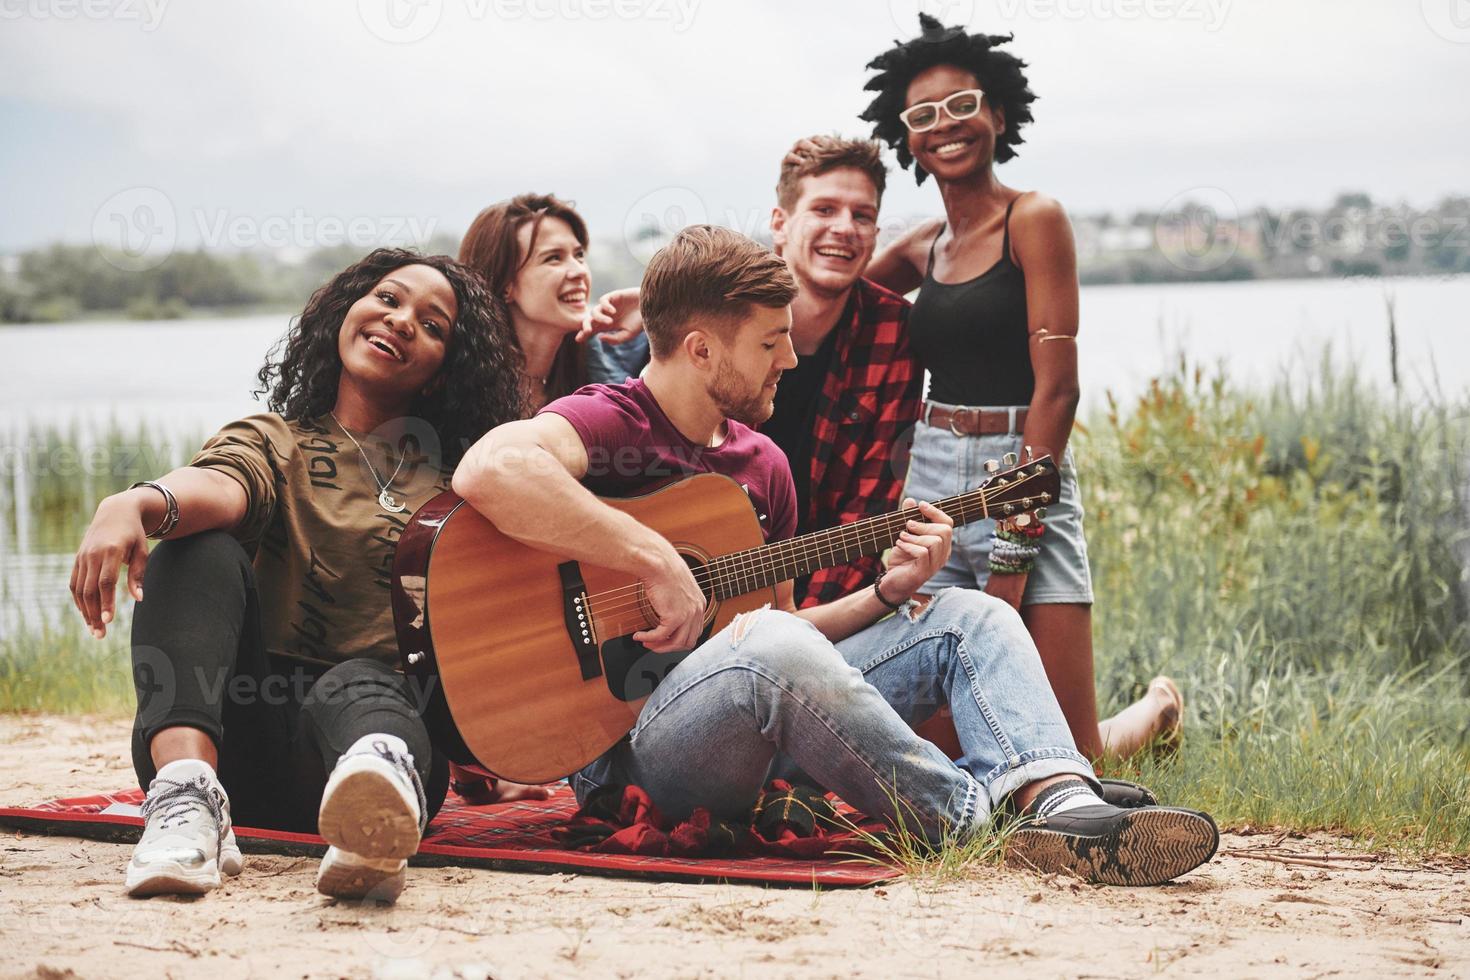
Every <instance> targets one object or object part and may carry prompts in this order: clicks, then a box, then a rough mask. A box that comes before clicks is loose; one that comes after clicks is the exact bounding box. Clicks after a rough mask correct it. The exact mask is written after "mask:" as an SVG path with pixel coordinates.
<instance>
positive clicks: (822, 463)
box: [796, 279, 924, 608]
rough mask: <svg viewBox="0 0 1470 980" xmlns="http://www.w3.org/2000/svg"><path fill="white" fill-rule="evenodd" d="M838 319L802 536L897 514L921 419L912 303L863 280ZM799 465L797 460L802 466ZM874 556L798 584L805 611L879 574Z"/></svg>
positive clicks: (920, 374)
mask: <svg viewBox="0 0 1470 980" xmlns="http://www.w3.org/2000/svg"><path fill="white" fill-rule="evenodd" d="M849 309H850V310H851V311H852V313H851V318H850V319H848V320H846V321H843V322H839V323H838V324H837V326H836V327H834V328H833V329H835V330H836V331H837V347H836V350H835V351H833V354H832V361H833V365H834V369H833V371H832V372H831V373H830V374H828V375H827V381H826V384H824V385H823V386H822V391H821V393H820V394H819V395H818V396H817V407H816V422H815V429H814V431H813V433H812V447H813V453H812V458H811V461H810V465H811V468H812V469H811V493H810V496H809V500H808V501H807V512H806V513H805V514H802V515H800V521H799V524H798V533H806V532H808V531H820V530H823V529H825V528H829V527H833V526H835V525H838V524H846V523H849V522H851V521H856V520H861V519H862V518H865V517H873V516H876V515H878V514H886V513H888V512H890V511H895V510H897V509H898V505H899V503H900V499H899V498H900V496H901V495H902V493H903V481H904V475H905V474H906V473H907V471H908V455H909V447H910V446H911V445H912V444H913V428H914V425H915V423H916V422H917V421H918V419H919V412H920V408H921V399H922V396H923V387H924V372H923V369H922V368H920V367H919V364H918V360H917V358H916V357H915V356H914V353H913V351H912V349H911V348H910V347H909V340H908V312H909V304H908V301H907V300H905V299H904V298H903V297H902V296H899V295H898V294H897V293H893V292H890V291H889V290H887V289H884V288H883V287H882V286H879V285H877V284H876V283H871V282H869V281H868V280H866V279H859V280H858V283H857V285H856V286H855V287H854V289H853V302H852V303H851V305H850V306H849ZM797 462H799V461H797ZM879 567H880V566H879V561H878V558H877V557H876V556H873V557H869V558H860V559H858V560H857V561H855V562H852V563H850V564H847V565H838V566H836V567H835V568H824V569H821V570H819V571H818V572H816V573H815V574H813V575H812V576H810V577H809V578H807V579H803V580H801V581H798V582H797V583H796V604H797V606H799V607H803V608H804V607H806V606H815V605H820V604H821V603H824V602H831V601H832V600H833V599H840V598H842V597H843V596H845V595H848V594H849V593H852V592H856V591H857V590H858V589H860V588H863V587H865V586H867V585H869V584H870V583H871V582H872V581H873V579H874V578H876V577H877V575H878V570H879Z"/></svg>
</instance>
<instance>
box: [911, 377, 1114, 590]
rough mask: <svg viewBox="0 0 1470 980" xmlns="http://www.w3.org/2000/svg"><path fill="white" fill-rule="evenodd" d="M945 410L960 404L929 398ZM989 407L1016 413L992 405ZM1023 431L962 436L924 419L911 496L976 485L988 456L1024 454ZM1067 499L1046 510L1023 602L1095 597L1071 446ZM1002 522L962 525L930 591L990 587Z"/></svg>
mask: <svg viewBox="0 0 1470 980" xmlns="http://www.w3.org/2000/svg"><path fill="white" fill-rule="evenodd" d="M925 404H926V405H929V404H933V405H935V406H936V407H939V408H948V409H954V408H956V407H958V406H954V405H943V404H940V403H939V402H926V403H925ZM985 410H986V411H997V410H998V411H1002V412H1004V411H1009V409H1008V408H1007V407H1004V406H1002V407H1000V408H999V409H995V408H991V407H987V408H986V409H985ZM1021 451H1022V436H1021V433H1019V432H1017V431H1016V427H1015V425H1012V426H1011V431H1010V432H1008V433H1005V434H1003V435H993V436H957V435H955V434H954V433H953V432H951V431H949V430H948V429H943V428H939V427H938V426H933V425H929V424H928V423H927V422H920V423H919V424H918V425H917V426H916V427H915V429H914V448H913V455H912V457H911V458H910V460H909V474H908V482H907V483H906V484H905V485H904V495H905V496H907V497H913V498H914V499H916V500H942V499H943V498H945V497H950V496H954V495H955V494H958V493H964V492H965V491H967V490H973V489H974V488H975V487H976V486H978V485H979V484H980V483H981V481H983V480H984V479H985V478H986V476H987V475H988V474H987V473H986V472H985V461H986V460H989V459H1000V458H1001V457H1002V456H1004V455H1005V454H1006V453H1016V454H1017V455H1020V454H1021ZM1061 476H1062V492H1061V497H1060V499H1059V500H1058V501H1057V502H1056V503H1054V504H1051V505H1049V506H1047V508H1046V518H1045V519H1044V520H1043V523H1044V524H1045V525H1046V534H1044V535H1043V536H1042V538H1041V554H1040V556H1039V557H1037V559H1036V567H1035V568H1033V569H1032V571H1031V574H1030V576H1028V577H1027V580H1026V593H1025V595H1024V597H1023V598H1022V600H1021V604H1022V605H1026V606H1036V605H1046V604H1052V603H1074V602H1075V603H1087V604H1090V603H1091V602H1092V572H1091V571H1090V570H1089V569H1088V567H1087V542H1086V541H1085V540H1084V539H1083V535H1082V497H1081V495H1080V494H1079V492H1078V489H1077V470H1076V468H1075V466H1074V465H1073V461H1072V450H1071V449H1068V450H1067V451H1066V453H1065V454H1063V457H1062V463H1061ZM994 530H995V521H993V520H989V519H986V520H982V521H973V522H971V523H969V524H966V525H965V526H964V527H957V528H955V532H954V548H953V549H952V550H951V552H950V556H949V563H948V564H946V565H945V566H944V567H943V568H942V569H940V570H939V571H938V572H936V573H935V575H934V577H933V578H931V579H930V580H929V583H928V584H927V585H926V586H924V589H923V591H924V592H926V593H931V592H938V591H939V590H940V589H945V588H951V587H960V588H984V586H985V582H986V580H987V579H988V578H989V577H990V547H991V541H992V538H991V534H992V532H993V531H994Z"/></svg>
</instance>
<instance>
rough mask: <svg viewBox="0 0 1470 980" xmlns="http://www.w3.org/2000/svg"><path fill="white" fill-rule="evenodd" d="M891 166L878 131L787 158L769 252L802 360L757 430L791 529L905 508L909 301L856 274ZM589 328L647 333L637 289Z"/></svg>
mask: <svg viewBox="0 0 1470 980" xmlns="http://www.w3.org/2000/svg"><path fill="white" fill-rule="evenodd" d="M886 176H887V168H886V167H884V165H883V160H882V157H881V156H880V155H879V145H878V143H876V142H874V141H872V140H853V139H843V138H841V137H837V136H812V137H808V138H806V139H802V140H798V141H797V143H796V145H795V146H794V147H792V149H791V150H790V151H789V152H788V153H787V155H786V158H785V160H784V161H782V164H781V177H780V180H779V182H778V183H777V185H776V200H777V206H776V208H775V209H774V210H773V211H772V213H771V233H772V238H773V242H774V244H775V247H776V251H777V253H778V254H780V255H781V257H782V258H784V259H785V260H786V266H787V268H788V269H790V271H791V274H792V275H793V276H794V277H795V279H796V283H797V286H798V287H799V292H798V294H797V297H796V300H795V301H794V302H793V303H792V304H791V320H792V325H791V341H792V344H793V346H794V347H795V349H796V356H797V358H798V359H799V363H798V364H797V366H796V367H795V368H793V369H791V370H789V371H786V372H785V373H784V374H782V376H781V380H780V384H779V387H778V388H777V391H776V411H775V414H774V415H772V416H771V418H770V419H769V420H767V421H766V422H764V423H763V424H762V425H761V427H760V431H761V432H762V433H763V434H765V435H767V436H769V437H770V438H771V439H772V440H774V441H775V443H776V445H778V446H780V447H781V449H782V451H784V452H785V453H786V457H787V459H788V460H790V462H791V471H792V476H793V477H794V478H795V481H796V497H797V508H798V511H797V514H798V518H797V533H798V534H805V533H806V532H808V531H819V530H823V529H825V528H829V527H835V526H836V525H838V524H847V523H850V522H852V521H857V520H861V519H863V518H865V517H872V516H875V515H878V514H886V513H889V512H890V511H895V510H898V509H899V504H900V502H901V501H900V497H901V496H902V494H903V480H904V475H905V472H906V470H907V468H908V449H909V446H910V444H911V443H912V442H913V427H914V425H915V423H916V422H917V421H918V418H919V412H920V409H921V399H922V396H923V385H924V373H923V371H922V369H920V367H919V365H918V362H917V360H916V359H915V357H914V354H913V353H912V351H911V350H910V348H909V342H908V332H907V328H906V320H907V317H908V309H909V304H908V301H907V300H905V299H904V298H903V297H902V296H899V295H898V294H896V293H892V292H889V291H888V290H887V289H884V288H883V287H882V286H879V285H878V284H876V283H873V282H869V281H868V280H867V279H864V278H862V274H863V270H864V269H865V268H866V267H867V265H868V260H869V259H871V258H872V257H873V250H874V246H875V244H876V240H877V233H878V204H879V201H880V200H881V199H882V196H883V187H884V182H885V178H886ZM592 329H593V330H596V331H597V332H599V333H600V332H603V331H608V330H615V331H618V332H621V333H623V334H625V335H626V334H627V333H629V332H633V333H636V332H637V331H639V330H641V329H642V319H641V317H640V315H639V312H638V291H637V290H636V289H624V290H618V291H616V292H612V293H608V294H607V295H605V296H603V297H602V299H601V301H600V302H599V303H598V306H597V309H596V310H594V311H593V314H592ZM879 570H880V563H879V558H878V557H877V556H871V557H866V558H860V559H858V560H857V561H854V562H852V563H850V564H847V565H838V566H836V567H833V568H825V569H822V570H820V571H818V572H816V573H815V574H814V575H812V576H811V577H810V578H807V579H803V580H800V581H798V582H797V583H796V604H797V606H798V607H799V608H806V607H809V606H816V605H822V604H824V603H828V602H832V601H833V600H836V599H839V598H841V597H842V596H845V595H850V594H851V593H853V592H856V591H858V590H859V589H863V588H866V587H868V586H870V585H872V583H873V580H874V579H875V578H877V576H878V572H879Z"/></svg>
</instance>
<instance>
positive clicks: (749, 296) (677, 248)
mask: <svg viewBox="0 0 1470 980" xmlns="http://www.w3.org/2000/svg"><path fill="white" fill-rule="evenodd" d="M795 298H796V280H795V279H793V278H791V273H790V272H789V271H787V269H786V263H785V262H784V261H782V260H781V258H780V257H779V256H777V255H776V253H774V252H772V251H771V250H770V249H768V248H766V247H765V246H763V245H760V244H758V243H756V242H753V241H751V240H750V239H749V238H746V237H745V236H744V235H741V234H738V233H736V232H733V231H731V230H729V229H728V228H719V227H716V226H714V225H690V226H689V227H688V228H685V229H684V230H683V231H681V232H679V233H678V234H677V235H675V236H674V240H673V241H671V242H669V243H668V244H667V245H665V246H664V247H663V248H661V249H659V250H658V251H657V252H656V253H654V256H653V258H652V259H651V260H650V261H649V263H648V268H647V269H646V270H645V271H644V273H643V285H642V287H641V289H640V300H639V305H640V307H641V308H642V311H643V329H644V332H645V333H647V334H648V345H649V347H650V348H651V349H652V352H653V355H654V356H655V357H667V356H669V355H670V354H672V353H673V352H674V351H675V350H676V349H677V348H678V346H679V343H680V342H681V341H682V340H683V339H684V337H685V335H686V334H688V333H689V331H690V330H692V329H695V328H696V327H699V326H701V325H709V326H711V327H713V328H714V329H716V330H720V331H721V332H722V334H723V335H726V336H728V334H727V333H726V331H728V330H729V328H731V327H733V326H735V325H736V324H737V323H739V322H740V321H742V320H744V319H745V318H746V316H748V315H749V313H750V308H751V306H767V307H771V308H779V307H783V306H787V305H789V304H790V303H791V301H792V300H793V299H795Z"/></svg>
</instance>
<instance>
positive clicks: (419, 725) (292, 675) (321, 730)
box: [133, 531, 449, 833]
mask: <svg viewBox="0 0 1470 980" xmlns="http://www.w3.org/2000/svg"><path fill="white" fill-rule="evenodd" d="M143 595H144V596H145V601H143V602H140V603H138V605H137V607H136V608H135V611H134V613H133V685H134V687H135V688H136V690H137V693H138V716H137V721H136V723H135V724H134V726H133V768H134V769H136V770H137V772H138V782H139V785H141V786H143V787H144V788H146V787H147V786H148V784H149V782H150V781H151V780H152V779H153V777H154V776H155V775H156V774H157V768H156V767H155V766H154V765H153V757H152V755H151V753H150V752H149V745H150V743H151V742H152V739H153V736H154V735H155V734H156V733H157V732H158V731H159V730H160V729H164V728H169V727H172V726H176V725H184V726H188V727H190V728H197V729H199V730H200V731H202V732H204V733H205V734H207V735H208V736H209V737H210V738H211V739H213V740H214V744H215V747H216V748H217V749H218V750H219V767H218V772H219V778H220V782H221V783H223V784H224V787H225V792H227V793H228V794H229V796H230V808H231V815H232V817H233V819H234V821H235V822H236V823H238V824H241V825H243V826H250V827H268V828H272V829H276V830H291V831H298V832H302V833H313V832H315V831H316V816H317V808H318V807H319V806H320V805H321V798H322V790H323V788H325V786H326V781H327V774H328V773H330V772H331V771H332V767H333V766H335V765H336V764H337V758H338V756H340V755H341V754H342V753H343V752H345V751H346V750H347V749H348V748H349V747H350V746H351V745H352V743H354V742H356V741H357V740H358V739H359V738H361V737H362V736H364V735H369V734H373V733H377V732H383V733H387V734H391V735H397V736H398V737H399V738H401V739H403V740H404V741H405V742H406V743H408V750H409V751H410V752H412V753H413V759H414V766H415V768H417V769H418V773H419V778H420V779H421V780H423V784H424V793H425V795H426V796H427V797H428V802H429V813H430V815H431V816H432V815H433V814H434V813H436V812H438V810H439V807H440V805H441V804H442V803H443V802H444V794H445V792H446V790H447V788H448V785H449V766H448V763H447V760H446V759H445V758H444V756H443V755H441V754H440V753H438V752H436V751H434V749H433V747H432V745H431V744H430V741H429V733H428V730H427V729H426V728H425V727H424V722H423V718H422V717H421V713H420V710H419V708H418V707H417V705H418V704H421V703H422V701H421V700H420V699H417V698H416V697H415V693H414V690H413V687H412V686H411V685H410V683H409V682H408V681H407V680H406V679H405V678H404V676H403V675H402V674H399V673H397V672H396V671H394V670H392V669H391V668H389V667H388V666H387V665H385V664H383V663H380V662H378V661H376V660H367V659H362V658H359V659H356V660H348V661H346V662H344V663H340V664H337V665H336V666H334V667H332V668H331V669H329V670H326V671H325V672H324V673H323V672H320V668H314V667H311V666H308V665H304V664H298V663H293V662H291V661H288V660H286V659H283V658H278V657H273V656H271V655H270V654H268V653H266V650H265V646H264V643H263V640H262V636H261V624H260V606H259V602H258V599H257V596H256V588H255V569H254V568H253V567H252V566H251V563H250V559H249V556H247V555H246V554H245V550H244V549H243V548H241V547H240V544H239V542H237V541H236V540H235V539H234V538H232V537H230V536H229V535H228V534H225V533H224V532H222V531H206V532H204V533H202V534H195V535H192V536H190V537H187V538H180V539H179V540H177V541H165V542H163V543H162V544H160V545H159V546H158V547H157V548H155V549H154V551H153V554H152V555H151V556H150V557H149V559H148V571H147V574H146V575H145V577H144V582H143ZM385 601H386V600H385Z"/></svg>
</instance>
